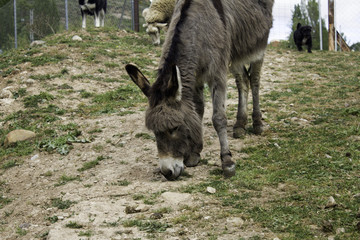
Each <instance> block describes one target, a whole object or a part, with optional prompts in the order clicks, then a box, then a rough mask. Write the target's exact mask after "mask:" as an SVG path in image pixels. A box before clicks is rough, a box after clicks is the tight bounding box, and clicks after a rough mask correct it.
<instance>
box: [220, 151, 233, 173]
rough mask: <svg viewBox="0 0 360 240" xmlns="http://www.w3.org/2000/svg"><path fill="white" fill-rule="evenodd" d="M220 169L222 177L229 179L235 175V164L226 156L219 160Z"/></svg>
mask: <svg viewBox="0 0 360 240" xmlns="http://www.w3.org/2000/svg"><path fill="white" fill-rule="evenodd" d="M221 167H222V170H223V173H224V177H226V178H230V177H232V176H234V175H235V163H234V162H233V161H232V160H231V156H230V155H226V156H224V157H222V158H221Z"/></svg>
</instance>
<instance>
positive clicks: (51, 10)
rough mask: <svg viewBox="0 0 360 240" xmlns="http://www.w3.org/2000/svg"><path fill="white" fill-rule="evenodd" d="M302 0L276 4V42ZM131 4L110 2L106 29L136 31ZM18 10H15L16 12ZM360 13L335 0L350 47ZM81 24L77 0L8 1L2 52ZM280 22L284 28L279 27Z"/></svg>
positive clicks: (357, 5) (1, 14)
mask: <svg viewBox="0 0 360 240" xmlns="http://www.w3.org/2000/svg"><path fill="white" fill-rule="evenodd" d="M204 1H205V0H204ZM301 1H307V0H276V1H275V5H274V9H273V15H274V27H273V29H272V30H271V31H272V32H273V33H275V35H276V32H277V31H280V32H282V33H285V34H283V35H280V36H281V37H280V38H279V37H278V38H277V40H279V39H280V40H287V38H288V36H289V35H288V32H289V31H291V29H290V28H291V27H290V25H291V14H288V13H289V12H290V13H291V11H292V10H293V9H294V5H295V4H298V3H300V2H301ZM328 1H329V0H318V3H320V4H321V6H323V9H324V10H322V13H321V18H323V19H325V22H326V23H327V19H328V13H327V10H326V9H327V6H328ZM2 2H4V1H2ZM279 3H281V4H279ZM0 4H1V1H0ZM132 4H134V0H108V7H107V14H106V17H105V26H106V27H114V28H117V29H133V28H132V27H133V21H132ZM149 5H150V0H139V16H140V19H139V20H140V24H139V26H140V31H144V28H143V27H142V24H143V23H144V19H143V17H142V15H141V13H142V11H143V9H144V8H146V7H148V6H149ZM15 6H16V8H15ZM15 9H16V11H14V10H15ZM359 10H360V2H359V1H358V0H346V1H339V0H335V27H336V28H337V29H339V31H341V32H343V33H344V35H345V37H346V39H347V40H348V41H349V42H350V43H351V44H353V43H356V42H359V41H360V40H359V38H358V36H356V34H358V31H357V29H358V23H357V22H355V21H354V20H352V19H351V16H354V13H355V16H358V13H359ZM15 13H16V15H15ZM285 13H286V14H285ZM81 22H82V21H81V14H80V7H79V4H78V0H9V1H8V2H7V3H6V4H5V5H4V6H2V7H1V6H0V53H1V52H2V51H4V50H7V49H11V48H14V47H26V46H28V45H29V44H30V43H31V42H32V41H34V40H39V39H41V38H43V37H45V36H47V35H49V34H54V33H58V32H61V31H66V30H78V29H80V28H81ZM279 22H281V23H282V25H277V23H279ZM87 26H88V27H93V26H94V19H93V18H92V17H87ZM326 27H327V26H326ZM15 29H16V31H15ZM354 34H355V35H354ZM272 35H274V34H270V37H271V36H272ZM270 40H271V39H270Z"/></svg>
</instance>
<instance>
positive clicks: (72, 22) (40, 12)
mask: <svg viewBox="0 0 360 240" xmlns="http://www.w3.org/2000/svg"><path fill="white" fill-rule="evenodd" d="M107 2H108V4H107V13H106V17H105V26H106V27H114V28H118V29H132V27H133V22H132V17H131V16H132V14H131V13H132V4H133V0H108V1H107ZM149 5H150V1H149V0H139V14H140V24H139V25H140V31H144V29H143V28H142V24H143V23H144V19H143V18H142V17H141V13H142V11H143V10H144V9H145V8H146V7H148V6H149ZM15 6H16V11H14V9H15ZM15 19H16V20H15ZM86 20H87V24H86V25H87V27H92V26H94V18H93V17H92V16H88V17H87V18H86ZM0 23H1V24H0V53H1V52H2V51H4V50H7V49H11V48H14V47H26V46H27V45H29V44H30V43H31V42H32V41H34V40H39V39H41V38H43V37H45V36H47V35H49V34H54V33H58V32H61V31H65V30H77V29H80V28H81V24H82V20H81V13H80V7H79V3H78V0H10V1H9V2H8V3H7V4H5V5H4V6H2V7H1V8H0ZM15 29H16V31H15Z"/></svg>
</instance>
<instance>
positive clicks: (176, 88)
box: [166, 65, 182, 101]
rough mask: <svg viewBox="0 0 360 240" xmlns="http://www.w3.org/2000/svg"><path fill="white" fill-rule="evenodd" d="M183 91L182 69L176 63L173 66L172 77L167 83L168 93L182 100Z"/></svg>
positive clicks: (177, 99)
mask: <svg viewBox="0 0 360 240" xmlns="http://www.w3.org/2000/svg"><path fill="white" fill-rule="evenodd" d="M181 91H182V84H181V74H180V69H179V68H178V67H177V66H176V65H174V66H173V67H172V74H171V78H170V80H169V82H168V85H167V89H166V93H167V94H166V95H167V96H172V97H175V100H176V101H181Z"/></svg>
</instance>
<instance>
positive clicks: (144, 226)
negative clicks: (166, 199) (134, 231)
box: [122, 220, 171, 233]
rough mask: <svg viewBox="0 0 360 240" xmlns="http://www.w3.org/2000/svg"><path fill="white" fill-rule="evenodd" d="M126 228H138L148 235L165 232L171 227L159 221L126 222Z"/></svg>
mask: <svg viewBox="0 0 360 240" xmlns="http://www.w3.org/2000/svg"><path fill="white" fill-rule="evenodd" d="M122 225H123V226H124V227H134V226H136V227H138V228H139V230H140V231H145V232H148V233H154V232H165V231H166V229H167V228H170V227H171V225H169V224H167V223H161V222H159V221H142V220H125V221H123V222H122Z"/></svg>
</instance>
